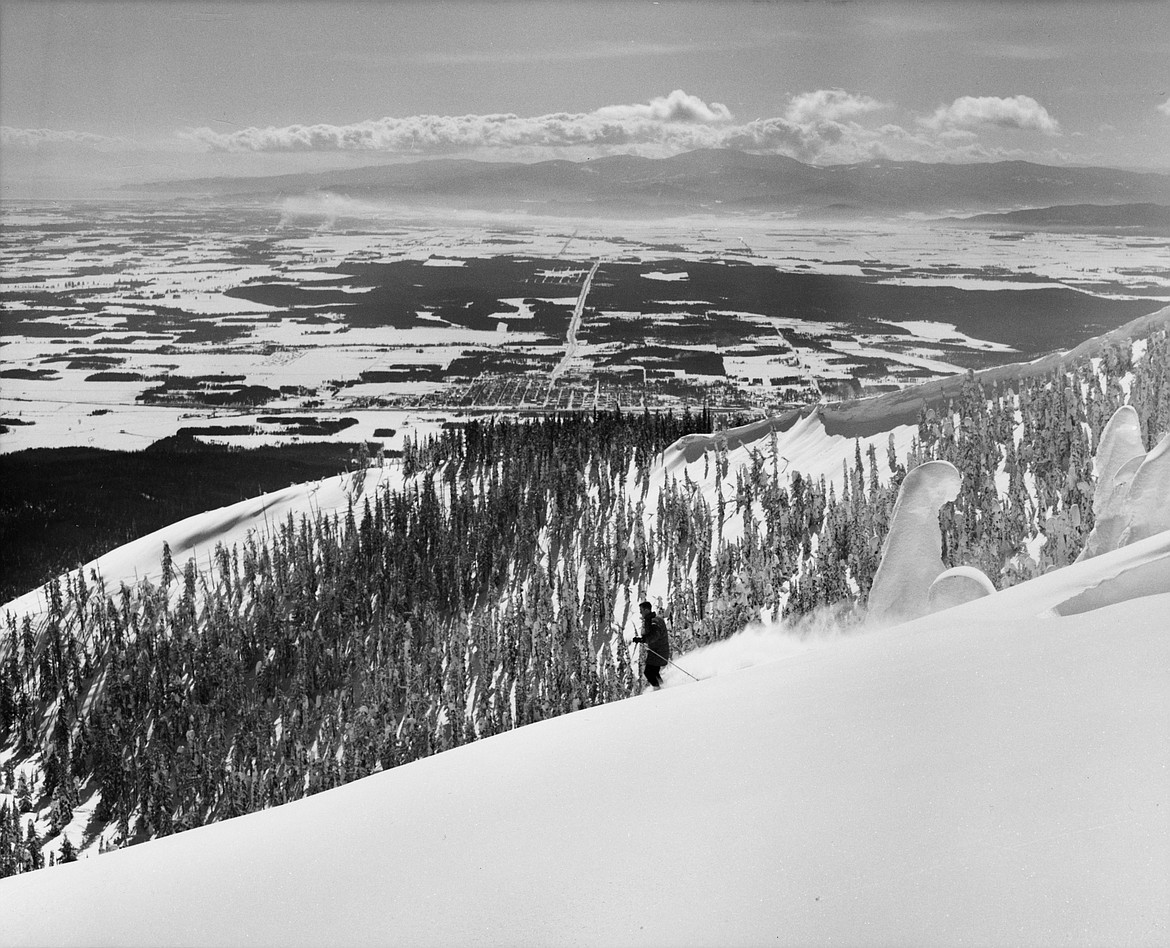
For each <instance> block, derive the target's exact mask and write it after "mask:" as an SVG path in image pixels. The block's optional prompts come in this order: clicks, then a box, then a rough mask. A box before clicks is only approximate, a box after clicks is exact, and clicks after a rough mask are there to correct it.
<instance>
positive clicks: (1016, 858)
mask: <svg viewBox="0 0 1170 948" xmlns="http://www.w3.org/2000/svg"><path fill="white" fill-rule="evenodd" d="M1168 574H1170V532H1164V533H1161V534H1158V535H1156V536H1154V537H1150V538H1148V539H1146V540H1142V541H1140V542H1139V543H1136V544H1133V545H1131V546H1128V547H1125V548H1122V549H1120V550H1116V551H1114V552H1110V553H1106V554H1104V555H1102V556H1099V557H1096V558H1093V559H1091V560H1087V561H1084V562H1082V563H1078V564H1075V565H1074V566H1071V567H1068V568H1066V569H1064V570H1060V571H1057V572H1054V573H1050V574H1048V575H1045V576H1043V577H1041V578H1039V579H1036V580H1033V581H1032V582H1029V583H1025V584H1022V585H1020V586H1016V587H1014V588H1012V589H1010V590H1007V591H1005V592H1001V593H996V594H994V595H992V596H988V597H985V598H983V599H979V600H977V601H975V602H972V603H968V604H966V605H963V606H960V607H957V608H955V609H951V610H948V611H946V612H942V613H937V614H935V615H932V616H927V617H925V618H923V619H919V620H917V621H915V622H913V623H909V624H906V625H902V626H897V627H894V628H889V629H885V630H882V631H870V632H860V633H856V634H853V635H848V636H840V637H838V638H835V639H832V640H827V641H824V642H822V643H821V647H818V648H810V649H805V650H803V651H799V652H793V653H792V654H790V655H789V656H788V657H786V658H785V659H783V660H780V661H773V662H770V663H767V664H763V665H758V666H756V667H753V668H748V669H746V670H742V671H738V672H735V673H728V674H720V675H718V676H716V677H714V678H712V679H709V680H706V681H703V682H700V683H698V684H692V683H689V682H687V683H686V684H680V686H678V687H672V688H668V689H666V690H664V691H662V692H658V693H652V694H650V695H646V696H643V697H638V698H633V699H630V700H627V701H622V702H618V703H615V704H610V705H606V706H602V707H598V708H594V709H591V710H587V711H582V712H579V713H576V714H570V715H566V716H563V717H560V718H556V719H554V720H551V721H547V722H544V723H541V724H535V725H531V726H528V727H525V728H521V729H519V730H517V731H513V732H510V733H506V734H503V735H499V736H497V737H493V738H489V739H487V740H483V741H480V742H477V743H474V744H470V745H467V746H464V747H461V748H458V749H456V750H453V751H449V752H447V753H444V754H440V755H438V756H436V757H432V758H428V759H426V760H422V761H419V762H416V763H413V764H409V765H406V766H404V767H400V768H397V769H395V770H392V771H389V772H387V773H383V774H378V775H375V776H373V777H369V778H366V779H364V780H360V781H358V782H356V783H352V784H349V785H347V786H344V787H341V788H339V789H336V790H332V791H329V792H327V793H323V794H320V795H318V796H315V797H311V798H309V799H306V800H303V801H300V802H297V803H293V804H289V805H287V806H284V807H279V808H276V809H273V810H269V811H265V812H262V813H256V814H253V815H250V816H246V817H242V818H239V819H236V820H230V821H227V822H224V823H219V824H216V825H213V826H210V827H206V828H203V829H197V830H192V831H190V832H187V833H184V834H182V835H179V836H175V837H169V838H166V839H162V840H158V841H155V842H150V843H146V844H144V845H141V846H138V847H134V848H131V849H127V850H122V851H119V852H115V853H111V854H108V855H105V856H101V857H98V858H95V859H89V860H83V861H81V862H78V863H73V864H70V865H65V866H59V867H56V868H52V869H48V870H44V871H40V872H34V873H28V874H25V875H20V876H15V877H12V878H9V879H5V880H3V881H0V906H2V909H0V917H2V919H3V927H2V929H0V942H3V943H6V944H12V945H24V944H62V945H64V944H95V943H105V944H125V945H133V944H141V945H159V944H178V943H182V944H201V945H211V944H280V945H300V944H304V945H321V944H347V945H349V944H360V943H378V944H433V945H453V944H507V945H515V944H528V945H549V944H598V945H620V944H644V945H655V944H691V945H714V944H720V945H731V944H764V943H768V944H800V945H804V944H834V945H841V944H847V945H855V944H923V945H940V944H980V945H983V944H1011V945H1025V944H1026V945H1040V944H1042V945H1057V944H1059V945H1064V944H1085V945H1089V944H1109V945H1113V944H1149V945H1157V944H1166V943H1167V941H1168V940H1170V899H1168V898H1167V895H1168V893H1170V807H1168V805H1167V804H1168V801H1170V742H1168V741H1167V740H1166V736H1167V734H1168V733H1170V623H1168V622H1167V619H1166V616H1167V615H1170V581H1168V580H1170V576H1168ZM1094 590H1096V591H1097V592H1098V593H1101V592H1102V591H1103V594H1102V595H1103V598H1100V599H1097V600H1094V599H1093V596H1092V591H1094ZM1110 591H1112V592H1110ZM1086 596H1087V597H1088V598H1086ZM1078 602H1079V606H1077V605H1076V604H1077V603H1078ZM777 634H779V633H777ZM720 647H723V648H725V649H726V650H727V654H728V655H729V656H731V655H733V654H735V653H736V643H735V640H734V639H733V640H731V641H730V642H728V643H726V645H724V646H713V647H709V649H708V650H707V657H706V661H707V663H708V664H710V663H711V662H712V656H711V649H717V648H720ZM678 661H679V663H680V664H681V665H683V666H684V667H685V665H686V662H687V658H686V656H680V657H679V658H678ZM715 664H717V662H716V663H715ZM680 678H681V676H678V675H677V674H676V676H675V680H676V681H678V680H679V679H680Z"/></svg>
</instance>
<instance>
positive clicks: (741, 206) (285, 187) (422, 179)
mask: <svg viewBox="0 0 1170 948" xmlns="http://www.w3.org/2000/svg"><path fill="white" fill-rule="evenodd" d="M135 190H138V191H146V192H150V193H170V194H177V195H199V196H209V197H223V198H227V197H231V198H234V199H254V200H271V199H273V198H280V197H290V196H301V195H317V196H329V195H336V196H340V197H346V198H352V199H355V200H363V201H373V202H378V203H392V204H399V205H408V206H446V207H458V208H473V209H483V210H516V211H520V210H523V211H528V212H534V213H549V214H559V213H574V214H582V213H585V214H589V213H592V214H598V215H630V216H640V215H649V214H654V215H661V214H685V213H696V212H704V213H712V212H720V211H724V212H753V211H773V212H796V213H800V214H804V215H806V216H850V215H877V216H889V215H895V214H904V213H909V212H921V213H928V214H948V213H952V214H953V213H973V212H980V211H1003V210H1005V209H1012V208H1022V207H1037V206H1041V205H1057V204H1138V203H1154V204H1170V174H1161V173H1155V172H1135V171H1121V170H1118V169H1114V168H1072V167H1070V168H1061V167H1053V166H1049V165H1038V164H1032V163H1030V162H1026V161H1000V162H987V163H980V164H925V163H922V162H913V161H871V162H864V163H861V164H852V165H826V166H817V165H808V164H804V163H803V162H800V161H796V160H795V159H792V158H786V157H783V156H780V155H755V154H747V153H745V152H739V151H731V150H710V149H708V150H701V151H692V152H687V153H685V154H681V155H675V156H673V157H671V158H660V159H653V158H639V157H634V156H628V155H621V156H612V157H607V158H596V159H592V160H587V161H563V160H558V161H541V162H536V163H532V164H522V163H501V162H481V161H471V160H465V159H439V160H432V161H420V162H413V163H407V164H390V165H376V166H372V167H363V168H353V169H348V170H342V171H328V172H316V173H312V174H289V175H279V176H275V177H262V178H201V179H197V180H188V181H163V182H155V183H152V184H148V185H139V186H137V187H136V188H135Z"/></svg>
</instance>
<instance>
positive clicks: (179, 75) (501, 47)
mask: <svg viewBox="0 0 1170 948" xmlns="http://www.w3.org/2000/svg"><path fill="white" fill-rule="evenodd" d="M1167 48H1170V17H1168V16H1167V7H1166V4H1165V3H1164V2H1162V0H1158V2H1117V0H1110V2H1058V0H1043V2H1028V3H1008V2H977V0H972V2H964V3H958V2H937V0H923V2H910V3H883V2H865V0H860V2H825V3H818V2H803V3H802V2H773V3H769V2H762V3H748V2H739V0H707V2H700V0H695V2H672V0H659V2H654V0H645V2H643V0H625V2H613V0H609V2H601V0H572V2H552V0H549V2H535V0H524V2H520V0H516V2H490V0H489V2H476V3H469V2H442V0H431V2H425V3H424V2H401V3H373V2H368V3H349V2H323V0H322V2H298V3H294V2H288V0H254V2H235V3H201V2H186V0H177V2H149V3H144V2H136V3H117V2H105V0H71V2H65V0H0V126H2V127H3V132H2V133H0V159H2V165H0V199H19V198H22V197H34V196H53V195H57V194H59V195H61V196H66V195H67V194H80V193H82V192H93V191H95V190H96V189H100V188H102V187H106V186H118V185H121V184H126V183H133V182H140V181H152V180H160V179H169V178H186V177H199V176H205V175H224V174H226V175H253V174H255V175H263V174H279V173H285V172H291V171H302V170H323V169H327V168H333V167H345V166H352V165H358V164H377V163H381V162H386V161H402V160H417V159H420V158H429V157H464V158H478V159H491V160H517V161H537V160H542V159H547V158H571V159H581V158H586V157H592V156H597V155H603V154H614V153H634V154H642V155H647V156H651V157H657V156H662V155H668V154H674V153H678V152H682V151H687V150H690V149H692V148H696V147H733V148H741V149H745V150H751V151H757V152H762V153H776V154H785V155H790V156H792V157H795V158H799V159H800V160H802V161H808V162H812V163H818V164H834V163H843V162H855V161H866V160H874V159H909V160H923V161H989V160H998V159H1008V158H1018V159H1026V160H1032V161H1038V162H1043V163H1048V164H1057V165H1063V164H1097V165H1109V166H1117V167H1126V168H1137V169H1149V170H1170V66H1168V65H1167V63H1168V61H1170V57H1167V55H1166V50H1167Z"/></svg>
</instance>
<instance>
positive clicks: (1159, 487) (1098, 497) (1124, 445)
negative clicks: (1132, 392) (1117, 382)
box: [1078, 405, 1170, 560]
mask: <svg viewBox="0 0 1170 948" xmlns="http://www.w3.org/2000/svg"><path fill="white" fill-rule="evenodd" d="M1093 466H1094V469H1095V472H1096V475H1097V486H1096V488H1095V490H1094V492H1093V515H1094V518H1095V522H1094V524H1093V530H1092V532H1091V533H1090V534H1089V537H1088V539H1087V540H1086V541H1085V546H1084V549H1083V550H1082V551H1081V555H1080V556H1079V557H1078V559H1082V560H1084V559H1090V558H1091V557H1094V556H1097V555H1099V554H1101V553H1105V552H1107V551H1109V550H1112V549H1116V548H1117V547H1119V546H1125V545H1126V544H1128V543H1133V542H1134V541H1136V540H1140V539H1143V538H1145V537H1148V536H1152V535H1153V534H1155V533H1159V532H1161V531H1162V530H1170V505H1167V503H1166V498H1167V496H1170V435H1168V436H1166V437H1164V438H1163V439H1162V440H1161V441H1160V442H1159V443H1158V444H1157V445H1155V446H1154V449H1153V450H1152V451H1150V452H1149V454H1146V452H1145V446H1144V444H1143V443H1142V436H1141V426H1140V425H1139V423H1138V415H1137V412H1136V411H1135V410H1134V409H1133V408H1132V407H1131V406H1129V405H1122V406H1121V407H1120V408H1118V409H1117V411H1116V412H1114V413H1113V417H1112V418H1110V419H1109V421H1108V423H1107V424H1106V425H1105V428H1104V429H1103V430H1102V432H1101V438H1100V440H1099V441H1098V443H1097V453H1096V455H1095V456H1094V458H1093Z"/></svg>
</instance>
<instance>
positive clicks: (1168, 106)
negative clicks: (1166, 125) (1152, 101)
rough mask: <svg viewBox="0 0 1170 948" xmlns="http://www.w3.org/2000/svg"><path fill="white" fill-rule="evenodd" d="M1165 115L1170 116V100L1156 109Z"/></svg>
mask: <svg viewBox="0 0 1170 948" xmlns="http://www.w3.org/2000/svg"><path fill="white" fill-rule="evenodd" d="M1156 108H1157V109H1158V111H1159V112H1161V113H1162V114H1163V115H1167V116H1170V99H1167V100H1166V101H1165V102H1163V103H1162V104H1161V105H1159V106H1157V107H1156Z"/></svg>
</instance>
